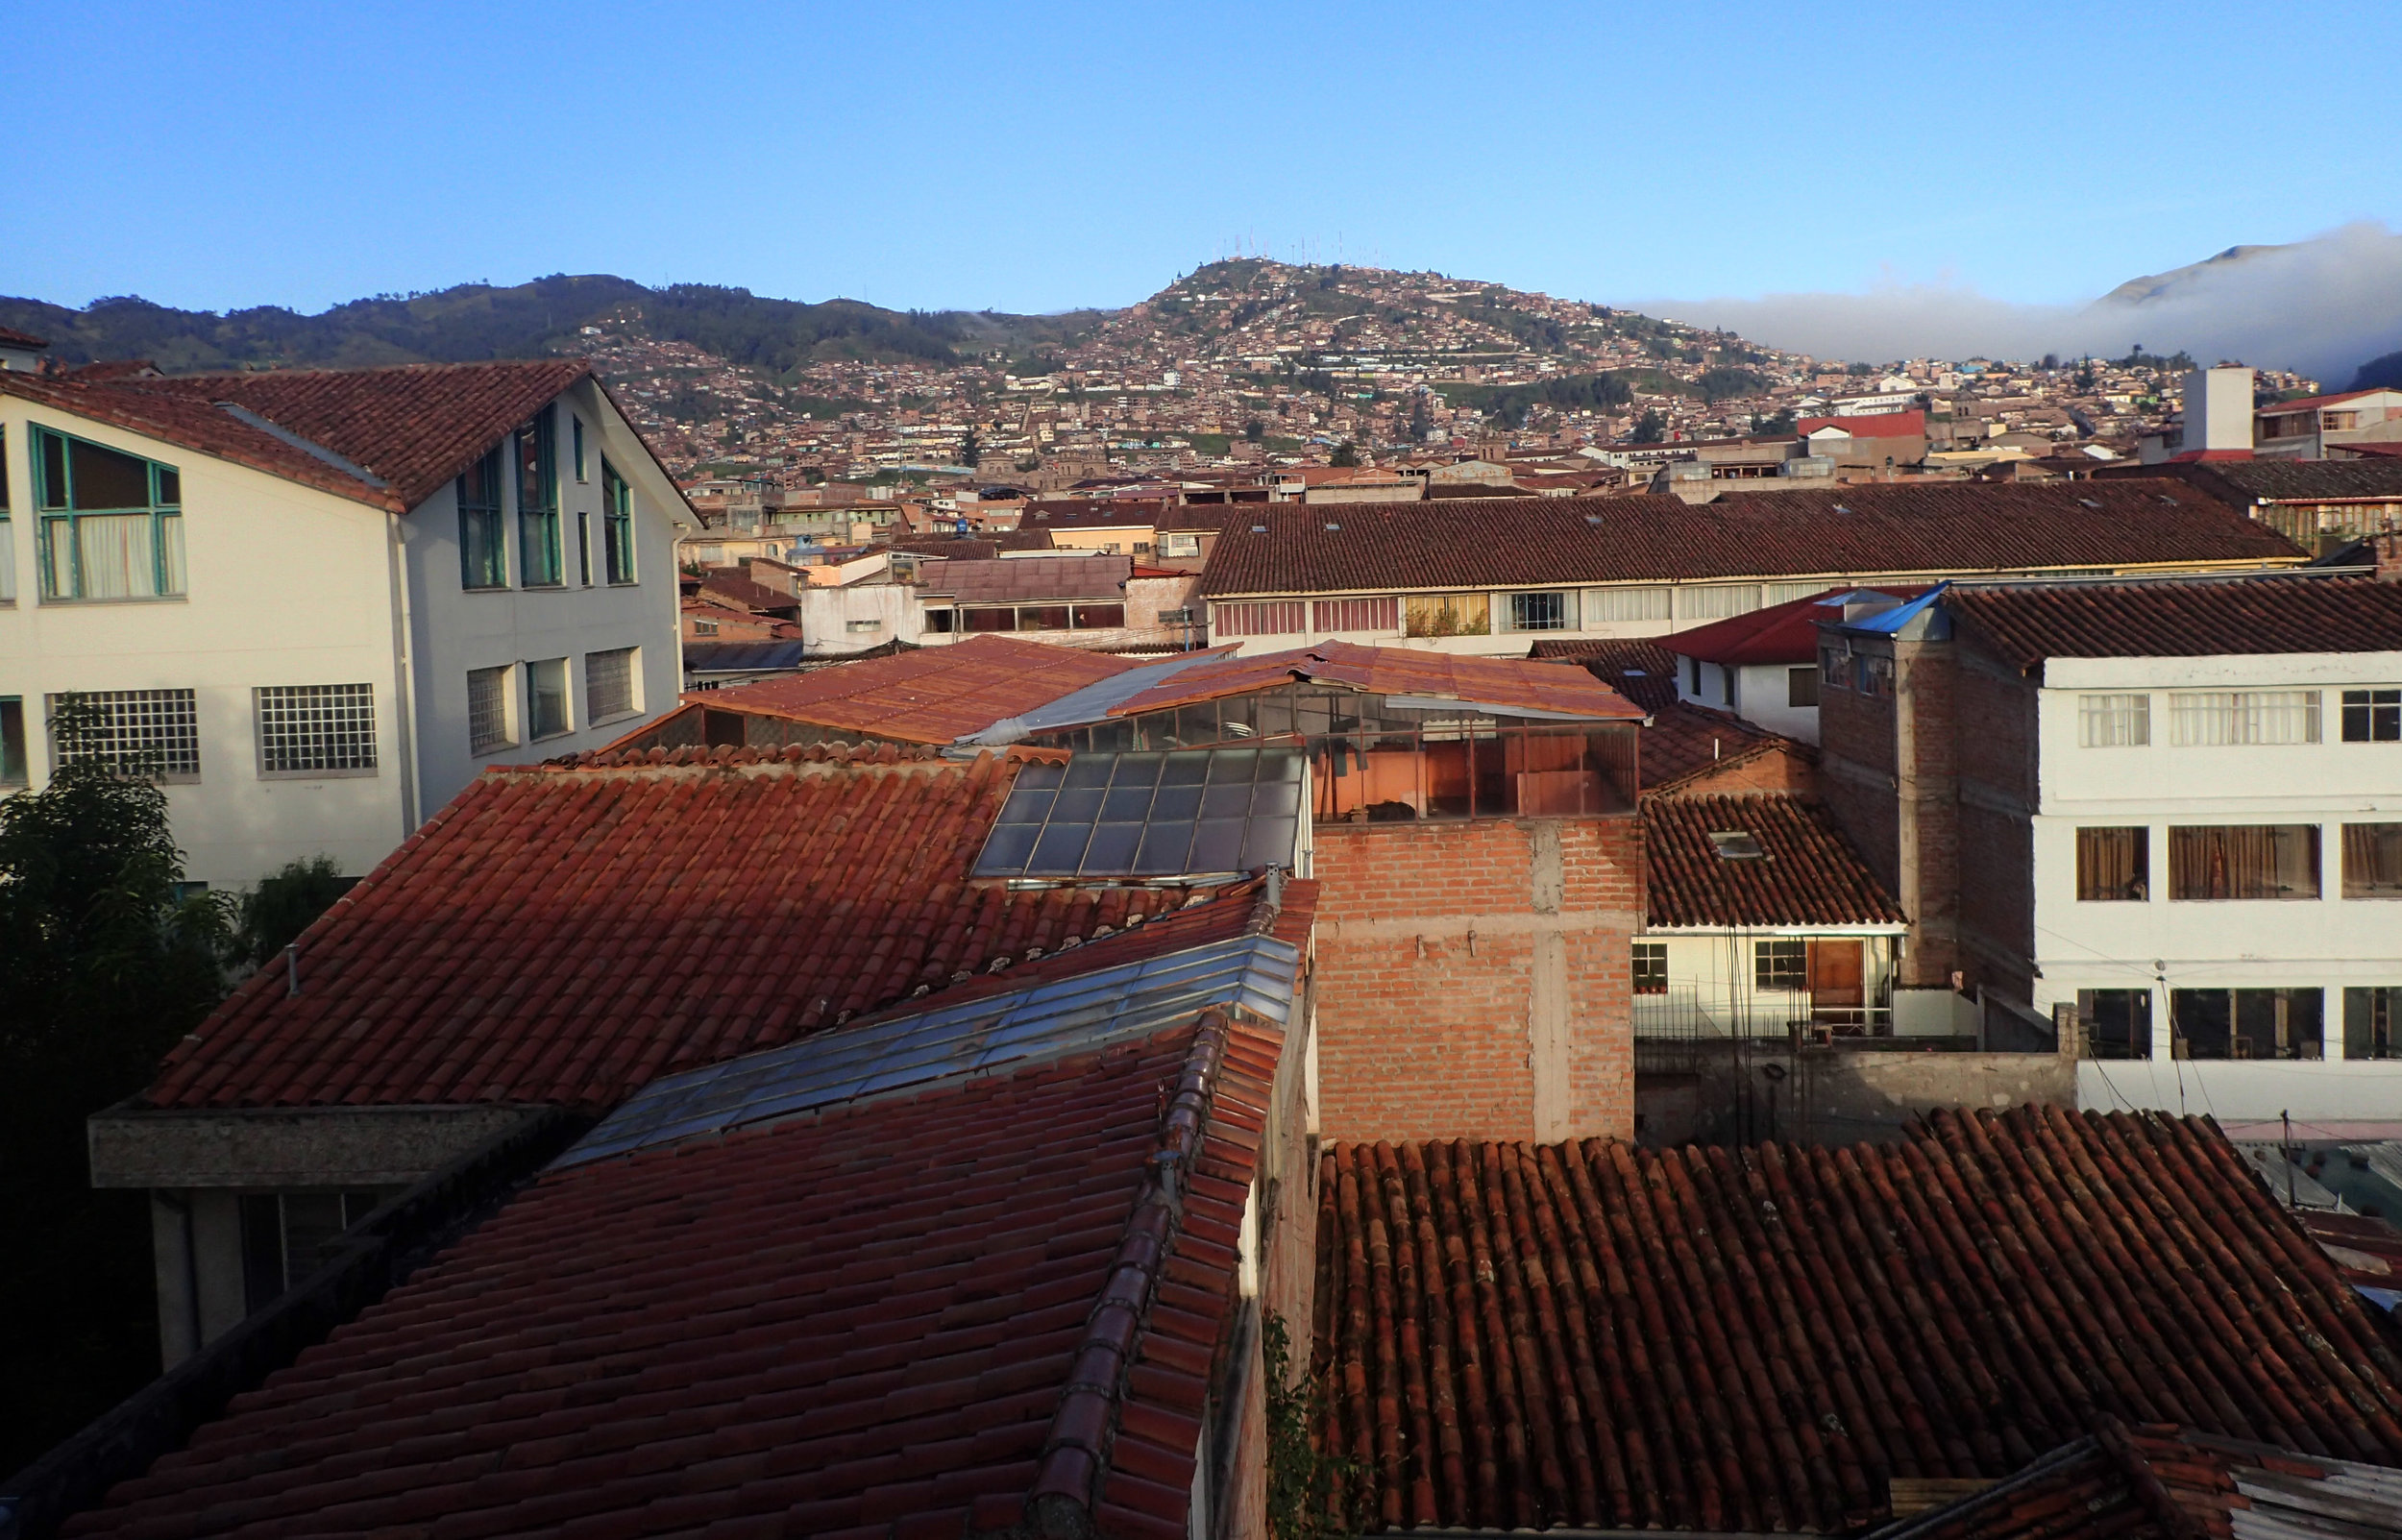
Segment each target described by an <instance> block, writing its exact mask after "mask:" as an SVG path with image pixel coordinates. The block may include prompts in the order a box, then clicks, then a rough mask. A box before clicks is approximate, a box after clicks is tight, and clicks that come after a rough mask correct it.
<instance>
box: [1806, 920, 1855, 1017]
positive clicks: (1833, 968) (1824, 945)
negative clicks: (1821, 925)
mask: <svg viewBox="0 0 2402 1540" xmlns="http://www.w3.org/2000/svg"><path fill="white" fill-rule="evenodd" d="M1863 949H1864V944H1863V943H1862V942H1861V941H1858V940H1856V939H1851V938H1845V939H1840V940H1832V941H1812V942H1810V1014H1811V1015H1812V1016H1813V1017H1814V1018H1816V1019H1818V1020H1820V1021H1832V1022H1840V1023H1844V1024H1847V1025H1849V1024H1865V1022H1866V1020H1867V1014H1866V1009H1865V1008H1866V1007H1867V1005H1868V992H1867V989H1866V985H1865V973H1866V968H1865V966H1864V958H1863V955H1862V954H1863Z"/></svg>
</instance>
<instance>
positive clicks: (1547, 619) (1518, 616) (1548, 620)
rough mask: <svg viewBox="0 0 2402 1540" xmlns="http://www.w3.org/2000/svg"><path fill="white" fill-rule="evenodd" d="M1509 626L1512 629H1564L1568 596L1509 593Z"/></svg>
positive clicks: (1566, 620)
mask: <svg viewBox="0 0 2402 1540" xmlns="http://www.w3.org/2000/svg"><path fill="white" fill-rule="evenodd" d="M1509 628H1510V629H1511V630H1513V631H1564V630H1566V629H1568V596H1567V595H1565V594H1512V595H1510V596H1509Z"/></svg>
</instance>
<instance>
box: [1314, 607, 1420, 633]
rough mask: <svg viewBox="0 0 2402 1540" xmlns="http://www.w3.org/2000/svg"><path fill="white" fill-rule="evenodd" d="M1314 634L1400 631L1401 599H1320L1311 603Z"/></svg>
mask: <svg viewBox="0 0 2402 1540" xmlns="http://www.w3.org/2000/svg"><path fill="white" fill-rule="evenodd" d="M1310 629H1311V630H1312V631H1398V630H1400V629H1401V600H1400V599H1312V600H1311V602H1310Z"/></svg>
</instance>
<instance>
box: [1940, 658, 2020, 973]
mask: <svg viewBox="0 0 2402 1540" xmlns="http://www.w3.org/2000/svg"><path fill="white" fill-rule="evenodd" d="M1953 645H1954V647H1955V648H1957V649H1958V651H1957V665H1958V666H1957V668H1956V669H1955V671H1954V677H1955V680H1956V689H1957V692H1958V696H1959V720H1958V722H1957V723H1956V731H1957V734H1958V741H1959V754H1958V758H1959V767H1960V861H1959V894H1960V897H1959V925H1960V941H1961V946H1960V962H1959V967H1960V970H1961V972H1962V973H1963V974H1965V975H1966V978H1967V981H1968V982H1969V983H1970V984H1971V985H1980V984H1986V985H1993V986H1995V987H1996V988H1998V989H1999V990H2001V991H2002V992H2003V993H2006V994H2008V995H2009V996H2011V997H2012V998H2013V999H2016V1000H2020V1001H2027V1000H2032V999H2033V998H2034V987H2035V962H2034V958H2035V833H2034V812H2035V807H2036V803H2037V800H2038V798H2037V787H2036V776H2037V769H2036V742H2037V731H2038V729H2037V725H2036V690H2035V686H2034V685H2033V684H2032V683H2031V682H2029V681H2028V680H2027V679H2025V678H2024V677H2022V676H2021V675H2020V674H2019V673H2018V672H2016V671H2013V670H2011V669H2009V668H2007V667H2006V666H2004V665H2001V664H1998V663H1996V662H1993V661H1992V660H1989V659H1987V658H1985V657H1983V656H1982V655H1981V654H1980V653H1979V652H1978V651H1977V650H1976V649H1975V648H1974V647H1973V645H1970V644H1965V643H1955V644H1953Z"/></svg>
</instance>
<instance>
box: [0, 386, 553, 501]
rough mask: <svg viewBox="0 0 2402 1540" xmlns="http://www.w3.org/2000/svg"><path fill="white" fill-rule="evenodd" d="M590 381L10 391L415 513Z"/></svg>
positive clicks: (21, 388) (32, 388)
mask: <svg viewBox="0 0 2402 1540" xmlns="http://www.w3.org/2000/svg"><path fill="white" fill-rule="evenodd" d="M591 373H592V368H591V365H590V364H589V363H587V362H586V361H585V360H583V359H581V358H551V359H539V360H534V361H529V362H515V363H476V364H408V365H404V366H402V367H398V368H390V369H279V370H264V371H259V372H257V373H248V374H228V375H177V376H171V377H168V378H165V379H103V380H88V379H84V380H59V379H39V378H37V377H34V376H28V375H18V374H0V391H5V392H7V393H8V394H11V395H15V396H22V397H25V398H27V399H28V400H33V401H38V402H42V403H45V404H49V405H53V406H56V407H58V408H59V409H61V410H63V411H70V412H76V413H79V414H81V415H84V416H87V417H90V418H93V419H94V420H96V421H99V422H105V423H111V424H114V425H115V426H117V427H119V428H130V429H132V430H133V431H135V432H139V433H147V434H150V435H151V436H153V437H156V438H159V439H161V440H163V441H164V442H166V443H170V444H175V445H179V446H182V447H184V448H186V449H191V450H196V451H198V452H201V453H204V454H212V455H215V456H217V457H219V458H222V459H228V460H232V461H233V462H234V463H236V464H240V465H247V466H249V467H251V468H252V469H253V470H259V471H265V472H267V473H268V474H270V475H273V476H280V477H285V478H286V479H289V480H294V481H299V482H302V483H303V484H305V485H308V486H314V487H317V488H319V489H320V490H323V491H328V492H332V493H336V494H338V495H339V496H342V497H346V498H354V499H356V500H357V501H362V502H370V503H373V504H375V505H377V506H379V507H388V508H392V509H394V510H396V511H402V512H405V511H406V510H407V509H409V508H412V507H415V506H416V505H417V504H418V503H420V502H422V501H425V500H426V499H427V498H428V497H430V496H431V495H432V494H433V493H435V492H436V491H439V490H440V489H441V487H442V485H443V483H445V482H447V481H449V480H450V479H451V478H452V477H454V476H456V475H458V473H459V472H460V471H462V470H464V469H466V467H467V465H468V464H469V463H470V462H471V461H473V460H474V459H475V458H476V457H477V456H478V455H479V454H481V453H483V452H485V451H486V450H489V449H490V448H492V446H493V445H495V444H497V443H499V442H500V440H501V437H502V434H504V433H506V432H507V431H508V430H509V429H511V428H516V427H517V426H519V425H520V424H522V423H523V422H525V421H526V419H527V418H528V417H530V416H531V415H532V414H533V412H534V409H535V408H536V407H538V406H540V405H542V404H543V403H545V402H548V401H551V400H552V399H553V398H555V397H556V396H557V395H558V394H559V393H560V392H561V391H563V390H565V389H567V387H568V386H570V385H572V384H574V383H575V382H576V380H578V379H584V378H586V377H587V376H589V375H590V374H591ZM217 403H232V404H233V406H236V407H238V408H240V409H241V410H242V411H245V412H248V413H251V414H253V415H255V416H256V417H258V418H262V419H264V420H266V421H267V422H270V423H273V424H274V425H275V426H276V427H278V428H282V430H283V431H284V432H286V433H291V434H296V435H298V436H299V437H301V438H303V439H306V440H307V441H308V442H309V443H311V444H314V445H316V446H317V447H319V448H321V449H325V450H330V451H331V452H333V453H334V454H336V455H339V456H340V457H341V458H343V459H345V460H348V461H349V462H350V463H351V464H352V465H353V466H355V467H357V468H358V469H359V470H360V471H362V472H364V473H366V474H365V476H363V477H362V476H355V475H352V474H349V473H348V472H346V471H344V470H342V469H341V468H339V467H337V466H335V465H333V464H331V463H330V462H329V461H327V460H326V459H324V458H323V457H321V456H319V455H315V454H311V453H309V452H307V451H306V450H303V449H301V448H298V447H297V446H295V445H293V444H291V443H289V442H287V441H285V440H284V439H282V438H280V437H278V436H277V435H276V434H274V433H271V432H269V431H267V430H265V429H264V428H258V427H257V426H254V425H253V424H250V423H246V422H244V421H242V420H241V419H240V418H239V417H236V416H235V415H233V413H231V412H229V411H227V410H225V409H223V408H222V407H220V406H219V405H218V404H217Z"/></svg>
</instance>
